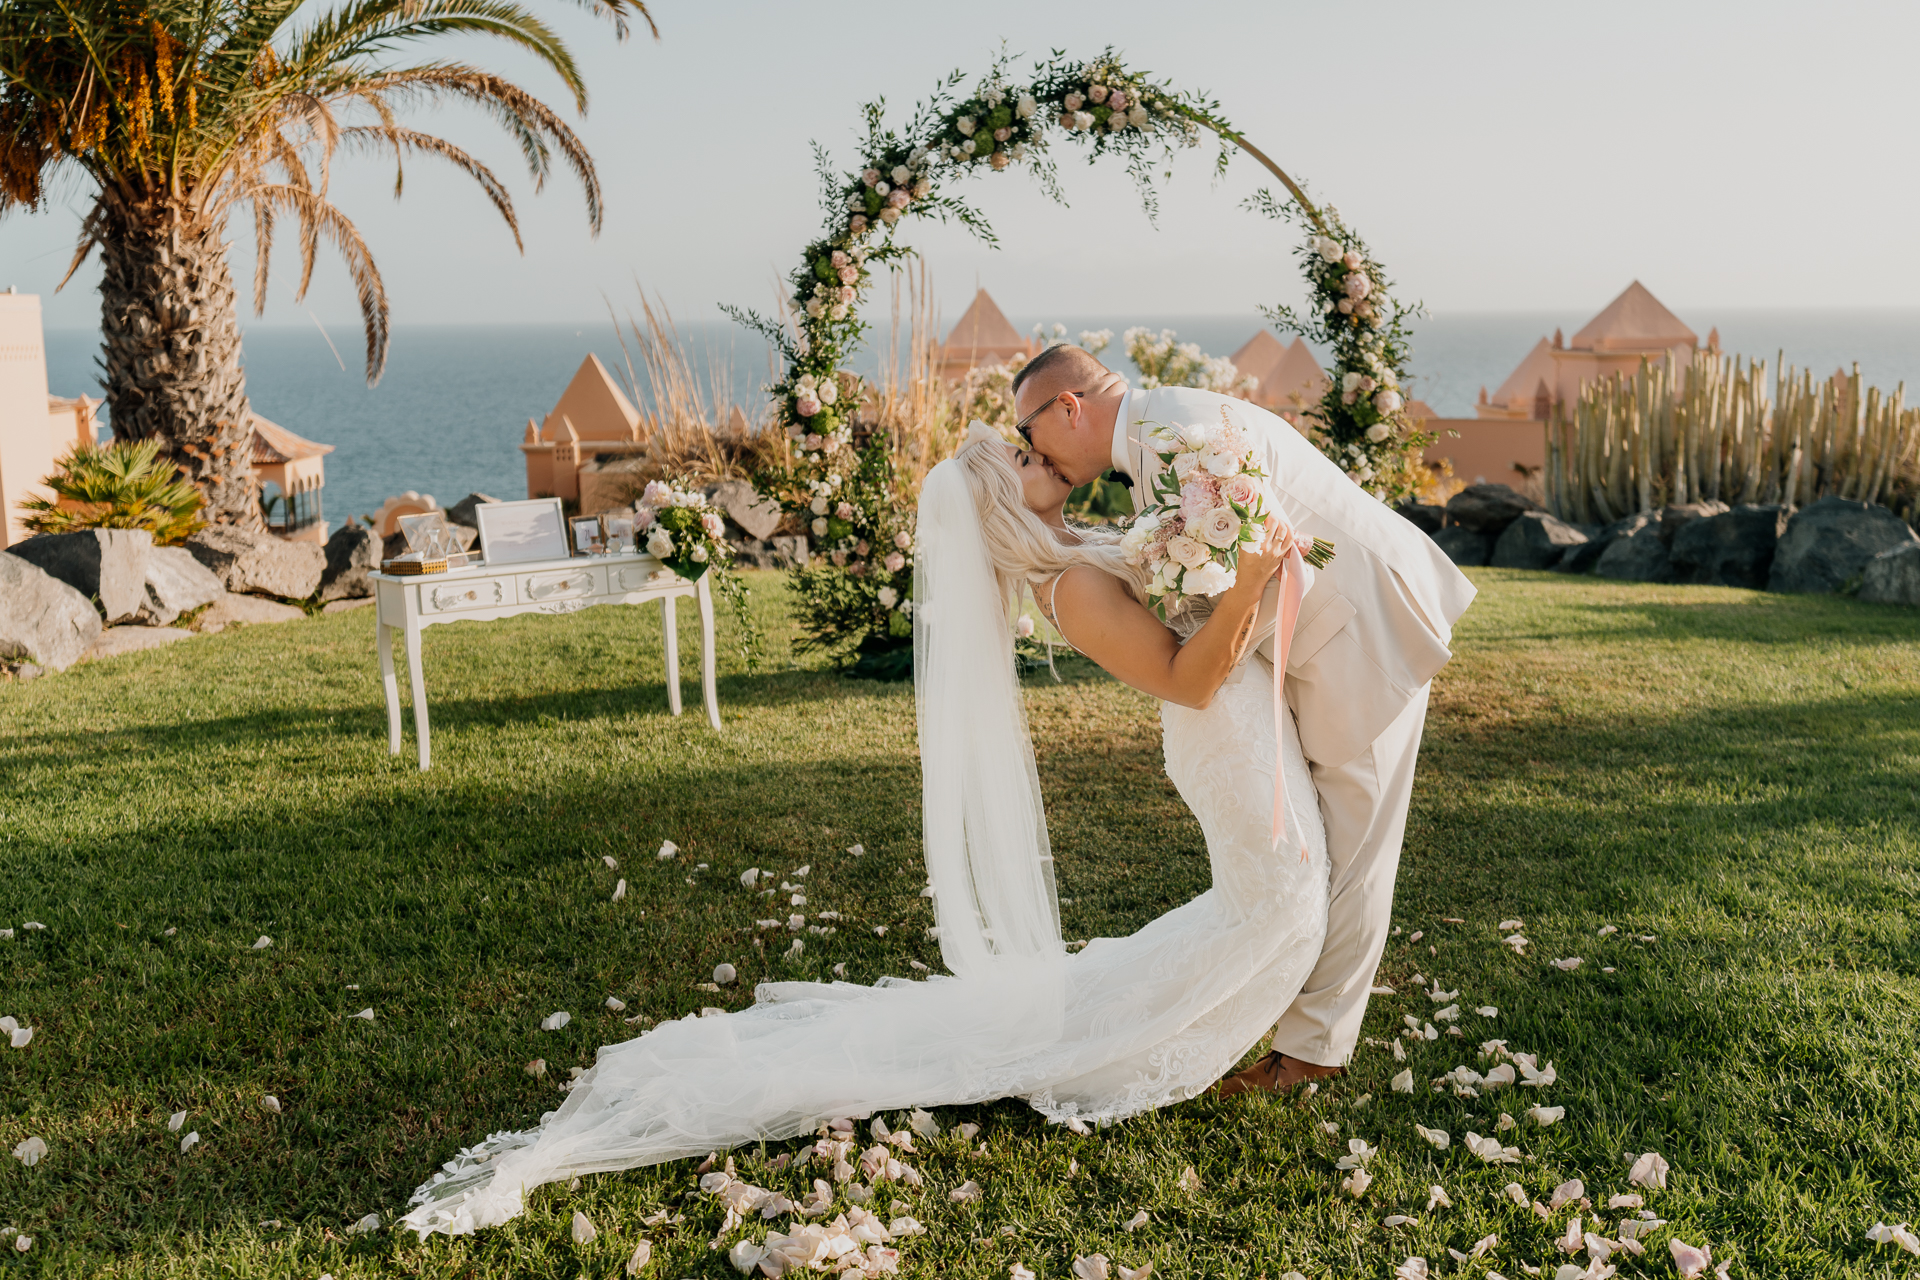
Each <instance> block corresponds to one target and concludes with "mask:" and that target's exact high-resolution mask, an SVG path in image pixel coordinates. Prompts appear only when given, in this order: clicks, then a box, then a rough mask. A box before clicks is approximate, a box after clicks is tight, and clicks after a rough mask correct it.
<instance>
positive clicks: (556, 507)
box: [473, 498, 570, 565]
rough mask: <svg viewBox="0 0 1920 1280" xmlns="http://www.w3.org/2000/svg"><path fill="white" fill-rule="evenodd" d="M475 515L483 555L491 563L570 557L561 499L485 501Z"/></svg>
mask: <svg viewBox="0 0 1920 1280" xmlns="http://www.w3.org/2000/svg"><path fill="white" fill-rule="evenodd" d="M473 516H474V521H475V522H476V523H477V524H478V525H479V526H480V554H481V555H482V556H483V557H484V558H485V560H486V562H487V563H488V564H489V565H502V564H526V563H528V562H529V561H533V560H565V559H567V558H568V557H569V554H570V553H569V551H568V548H567V521H566V515H565V513H564V512H563V511H562V510H561V507H560V499H558V498H528V499H525V500H524V501H521V502H488V503H482V504H481V505H479V506H477V507H475V508H474V509H473Z"/></svg>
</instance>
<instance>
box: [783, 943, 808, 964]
mask: <svg viewBox="0 0 1920 1280" xmlns="http://www.w3.org/2000/svg"><path fill="white" fill-rule="evenodd" d="M806 949H807V944H806V943H804V942H802V941H801V940H800V939H798V938H795V939H794V940H793V945H792V946H790V947H788V948H787V949H786V951H785V952H783V953H782V954H783V955H784V957H785V958H786V959H788V960H798V959H799V958H800V955H801V953H802V952H804V951H805V950H806Z"/></svg>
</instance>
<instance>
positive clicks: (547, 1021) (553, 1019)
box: [540, 1009, 573, 1031]
mask: <svg viewBox="0 0 1920 1280" xmlns="http://www.w3.org/2000/svg"><path fill="white" fill-rule="evenodd" d="M572 1021H573V1015H572V1014H570V1013H568V1012H567V1011H566V1010H565V1009H556V1010H554V1011H553V1012H552V1013H550V1014H548V1015H547V1016H546V1017H544V1018H542V1019H540V1029H541V1030H542V1031H558V1030H559V1029H560V1028H562V1027H564V1026H566V1025H567V1024H568V1023H569V1022H572Z"/></svg>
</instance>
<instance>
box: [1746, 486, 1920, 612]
mask: <svg viewBox="0 0 1920 1280" xmlns="http://www.w3.org/2000/svg"><path fill="white" fill-rule="evenodd" d="M1916 540H1920V539H1916V538H1915V537H1914V532H1913V530H1912V529H1910V528H1908V527H1907V522H1906V521H1904V520H1902V519H1901V518H1900V517H1899V516H1897V515H1895V514H1893V512H1891V511H1889V510H1887V509H1886V508H1885V507H1877V506H1874V505H1872V504H1870V503H1865V502H1852V501H1849V500H1848V499H1846V498H1822V499H1820V501H1818V502H1816V503H1813V504H1812V505H1811V506H1806V507H1802V508H1801V509H1800V511H1799V513H1798V514H1796V515H1795V516H1794V517H1793V519H1791V520H1789V521H1788V522H1787V527H1786V531H1785V532H1783V533H1782V534H1781V535H1780V542H1779V545H1778V546H1776V547H1775V548H1774V552H1773V568H1772V569H1771V570H1770V571H1769V572H1768V574H1767V590H1769V591H1791V592H1801V593H1805V592H1817V591H1838V590H1839V589H1840V588H1841V587H1842V586H1844V585H1846V583H1847V581H1848V579H1850V578H1852V577H1854V576H1855V575H1856V574H1858V573H1860V572H1861V571H1862V570H1864V569H1865V568H1866V567H1867V562H1868V561H1870V560H1872V559H1873V558H1874V557H1875V556H1877V555H1879V554H1880V553H1881V552H1883V551H1892V550H1893V549H1894V548H1896V547H1902V546H1906V545H1908V544H1910V543H1912V542H1914V541H1916Z"/></svg>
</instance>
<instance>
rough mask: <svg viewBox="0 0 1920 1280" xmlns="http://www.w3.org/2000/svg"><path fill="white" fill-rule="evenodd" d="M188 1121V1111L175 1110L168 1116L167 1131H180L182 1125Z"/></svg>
mask: <svg viewBox="0 0 1920 1280" xmlns="http://www.w3.org/2000/svg"><path fill="white" fill-rule="evenodd" d="M186 1122H187V1113H186V1112H184V1111H176V1112H174V1113H173V1114H172V1115H170V1116H168V1117H167V1132H168V1133H178V1132H180V1126H181V1125H183V1124H185V1123H186Z"/></svg>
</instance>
